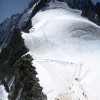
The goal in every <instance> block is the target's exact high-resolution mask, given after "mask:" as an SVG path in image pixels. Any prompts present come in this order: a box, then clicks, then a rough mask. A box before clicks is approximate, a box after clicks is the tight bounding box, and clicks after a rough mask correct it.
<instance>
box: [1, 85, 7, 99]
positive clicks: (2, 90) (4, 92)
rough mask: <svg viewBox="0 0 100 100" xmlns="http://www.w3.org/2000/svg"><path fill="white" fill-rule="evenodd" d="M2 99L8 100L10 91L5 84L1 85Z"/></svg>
mask: <svg viewBox="0 0 100 100" xmlns="http://www.w3.org/2000/svg"><path fill="white" fill-rule="evenodd" d="M0 100H8V93H7V92H6V90H5V88H4V86H3V85H0Z"/></svg>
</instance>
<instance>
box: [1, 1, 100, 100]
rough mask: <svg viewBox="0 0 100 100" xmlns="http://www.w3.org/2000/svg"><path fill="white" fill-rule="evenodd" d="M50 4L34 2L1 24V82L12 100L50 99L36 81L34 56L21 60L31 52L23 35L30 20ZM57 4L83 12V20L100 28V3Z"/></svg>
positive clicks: (74, 2) (69, 2) (72, 2)
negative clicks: (33, 64) (88, 20)
mask: <svg viewBox="0 0 100 100" xmlns="http://www.w3.org/2000/svg"><path fill="white" fill-rule="evenodd" d="M50 1H51V0H32V1H31V2H30V4H29V6H28V8H26V9H25V10H24V12H23V13H21V14H15V15H12V16H11V17H10V18H7V19H5V20H4V22H2V23H1V24H0V51H1V52H0V81H1V82H2V84H4V86H5V87H6V90H7V91H8V93H9V100H15V99H16V98H19V99H18V100H46V99H47V98H46V96H45V95H44V94H43V92H42V87H41V86H40V85H39V83H38V82H39V80H38V78H36V74H37V73H36V71H35V67H34V66H32V65H31V61H32V59H31V56H29V55H27V56H24V57H22V56H23V55H24V54H25V53H27V52H28V49H27V48H26V47H25V44H24V40H23V39H22V36H21V31H24V32H28V31H29V29H30V28H31V27H32V23H31V18H32V17H33V16H34V15H35V14H36V13H37V12H38V11H39V10H40V9H41V8H43V7H45V6H46V5H47V3H48V2H50ZM53 1H54V0H53ZM58 1H61V2H66V3H67V4H68V5H69V6H70V7H72V8H75V9H79V10H82V15H83V16H85V17H88V18H89V19H90V20H92V21H94V22H95V23H97V24H98V25H100V3H99V2H98V3H97V4H96V5H93V3H92V2H91V0H58ZM95 16H96V17H95ZM21 57H22V58H21ZM26 62H27V64H26ZM25 64H26V65H25ZM26 70H27V71H26ZM31 75H33V76H31ZM23 76H24V77H23ZM12 80H13V81H12ZM11 81H12V82H11ZM12 83H13V84H12ZM21 94H22V95H21ZM29 97H30V98H29Z"/></svg>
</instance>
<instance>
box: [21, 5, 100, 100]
mask: <svg viewBox="0 0 100 100" xmlns="http://www.w3.org/2000/svg"><path fill="white" fill-rule="evenodd" d="M55 5H56V4H55ZM69 9H70V8H68V10H67V8H66V9H65V8H63V7H61V6H60V8H58V6H57V8H54V9H51V8H50V9H48V10H45V11H40V12H38V13H37V14H36V15H35V16H34V17H33V18H32V25H33V27H32V28H31V29H30V33H29V34H26V33H24V32H23V34H22V36H23V38H24V39H25V44H26V46H27V47H28V48H29V50H30V51H29V52H28V53H30V54H31V55H33V58H34V62H33V63H34V65H35V66H36V68H37V72H38V77H39V79H40V84H41V86H42V87H43V91H44V93H46V94H47V97H48V100H100V95H99V90H100V86H99V84H100V77H99V76H100V72H99V71H100V67H99V66H100V61H99V60H100V27H99V26H97V25H95V24H94V23H92V22H90V21H88V20H87V19H85V18H82V17H81V16H80V14H77V13H76V12H77V10H72V9H71V10H69Z"/></svg>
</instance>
